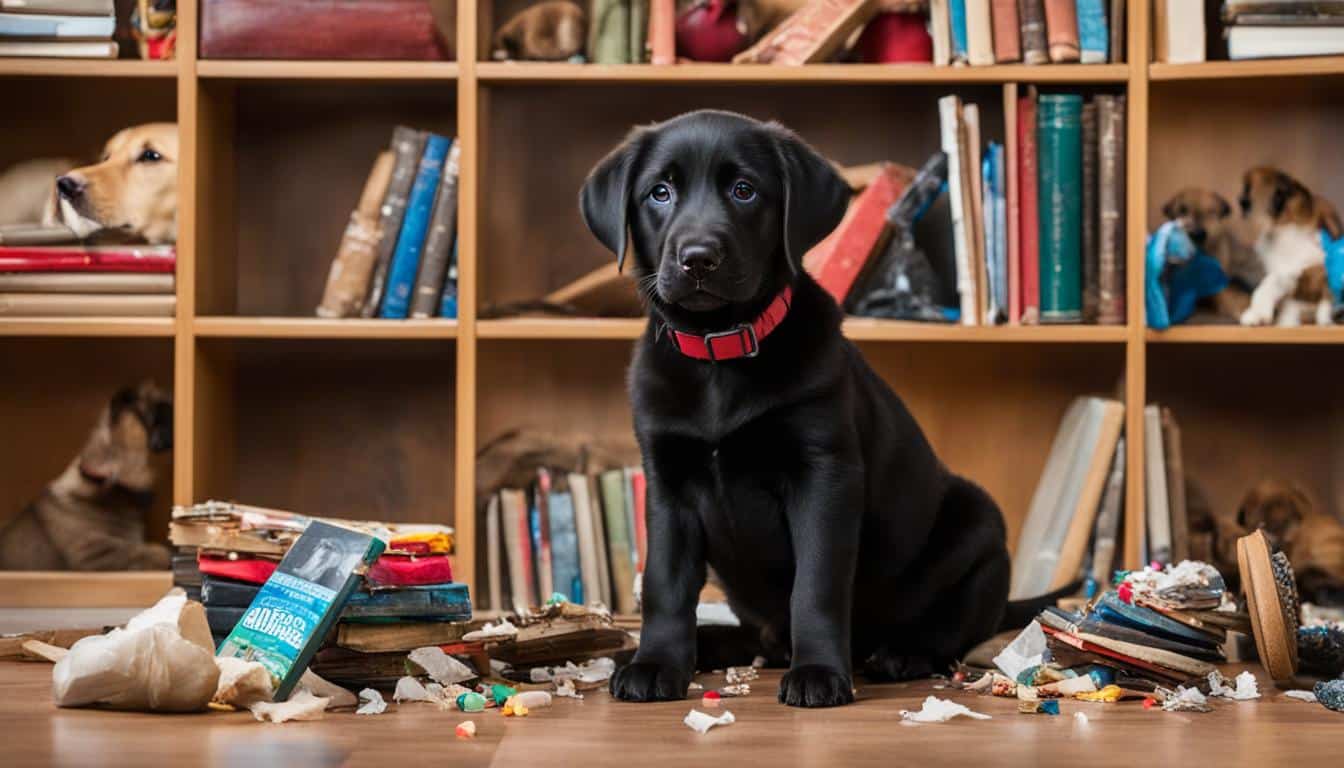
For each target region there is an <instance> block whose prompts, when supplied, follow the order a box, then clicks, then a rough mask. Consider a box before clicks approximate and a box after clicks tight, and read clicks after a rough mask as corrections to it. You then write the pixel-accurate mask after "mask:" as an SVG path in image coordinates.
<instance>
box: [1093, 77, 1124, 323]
mask: <svg viewBox="0 0 1344 768" xmlns="http://www.w3.org/2000/svg"><path fill="white" fill-rule="evenodd" d="M1097 185H1098V189H1097V208H1098V210H1097V265H1098V271H1099V274H1098V276H1097V322H1099V323H1101V324H1103V325H1124V324H1125V216H1124V211H1125V97H1124V96H1111V95H1107V94H1102V95H1099V96H1097Z"/></svg>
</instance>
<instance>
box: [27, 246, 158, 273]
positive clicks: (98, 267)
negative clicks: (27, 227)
mask: <svg viewBox="0 0 1344 768" xmlns="http://www.w3.org/2000/svg"><path fill="white" fill-rule="evenodd" d="M176 266H177V249H176V248H175V247H174V246H171V245H96V246H81V245H68V246H61V245H51V246H20V245H14V246H0V272H157V273H168V272H172V271H173V270H174V268H176Z"/></svg>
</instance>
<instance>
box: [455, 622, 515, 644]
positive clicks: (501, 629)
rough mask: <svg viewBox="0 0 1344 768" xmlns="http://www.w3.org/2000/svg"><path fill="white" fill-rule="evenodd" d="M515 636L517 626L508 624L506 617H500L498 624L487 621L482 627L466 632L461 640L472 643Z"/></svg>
mask: <svg viewBox="0 0 1344 768" xmlns="http://www.w3.org/2000/svg"><path fill="white" fill-rule="evenodd" d="M517 636H518V628H517V627H515V626H514V625H513V624H510V623H509V620H508V619H500V620H499V623H498V624H491V623H488V622H487V623H486V625H485V626H484V627H481V628H480V629H477V630H474V631H471V632H468V633H467V634H465V635H463V636H462V640H463V641H464V642H468V643H474V642H477V641H478V640H507V639H508V638H510V637H517Z"/></svg>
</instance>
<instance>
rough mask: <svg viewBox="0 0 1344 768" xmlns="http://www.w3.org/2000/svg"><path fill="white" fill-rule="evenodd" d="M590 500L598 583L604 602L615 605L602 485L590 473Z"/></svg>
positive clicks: (604, 603)
mask: <svg viewBox="0 0 1344 768" xmlns="http://www.w3.org/2000/svg"><path fill="white" fill-rule="evenodd" d="M587 479H588V500H589V503H590V505H591V506H592V509H593V516H592V521H593V542H594V546H595V547H596V551H597V583H598V588H599V589H600V592H599V594H600V595H601V596H602V597H601V600H602V604H603V605H606V606H613V605H615V603H613V602H612V601H613V598H612V594H611V559H610V557H609V553H608V552H607V525H606V522H605V519H604V513H603V511H602V487H601V485H600V484H599V482H598V478H597V476H596V475H588V476H587Z"/></svg>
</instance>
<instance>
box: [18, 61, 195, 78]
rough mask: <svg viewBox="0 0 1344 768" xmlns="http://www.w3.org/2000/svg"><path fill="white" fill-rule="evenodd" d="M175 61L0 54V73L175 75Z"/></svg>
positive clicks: (129, 75) (122, 75) (59, 75)
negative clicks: (39, 57)
mask: <svg viewBox="0 0 1344 768" xmlns="http://www.w3.org/2000/svg"><path fill="white" fill-rule="evenodd" d="M177 70H178V62H176V61H140V60H139V59H110V60H109V59H7V58H0V77H177Z"/></svg>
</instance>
